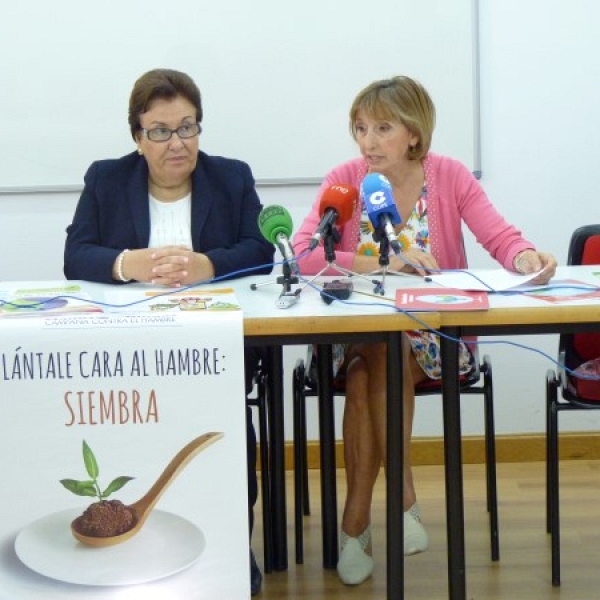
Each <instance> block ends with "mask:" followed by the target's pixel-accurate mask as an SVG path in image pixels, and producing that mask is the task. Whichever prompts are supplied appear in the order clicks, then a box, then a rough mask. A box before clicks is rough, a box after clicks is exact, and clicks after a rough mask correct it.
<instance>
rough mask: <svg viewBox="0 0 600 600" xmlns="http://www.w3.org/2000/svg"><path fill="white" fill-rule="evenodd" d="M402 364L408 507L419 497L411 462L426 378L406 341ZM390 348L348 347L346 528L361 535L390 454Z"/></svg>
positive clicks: (373, 345)
mask: <svg viewBox="0 0 600 600" xmlns="http://www.w3.org/2000/svg"><path fill="white" fill-rule="evenodd" d="M402 349H403V358H404V360H403V364H404V373H403V375H404V378H403V379H404V390H403V392H404V498H403V505H404V510H405V511H406V510H408V509H410V508H411V506H412V505H413V504H414V503H415V501H416V492H415V487H414V482H413V477H412V469H411V462H410V443H411V436H412V424H413V417H414V406H415V392H414V388H415V385H416V384H417V383H418V382H420V381H422V380H423V379H425V377H426V376H425V374H424V373H423V371H422V370H421V368H420V367H419V365H418V363H417V362H416V360H415V358H414V356H413V354H412V352H411V350H410V344H409V343H408V340H406V339H405V340H404V342H403V347H402ZM386 401H387V388H386V347H385V344H363V345H357V346H353V347H352V349H351V350H350V351H349V364H348V370H347V375H346V405H345V410H344V452H345V460H346V477H347V482H348V493H347V497H346V504H345V507H344V514H343V518H342V529H343V531H345V532H346V533H347V534H348V535H350V536H356V535H358V534H360V533H361V532H362V531H364V529H365V528H366V527H367V525H368V524H369V523H370V512H371V499H372V494H373V487H374V485H375V480H376V479H377V475H378V472H379V468H380V465H381V462H382V460H383V463H384V464H385V456H386V418H385V417H386Z"/></svg>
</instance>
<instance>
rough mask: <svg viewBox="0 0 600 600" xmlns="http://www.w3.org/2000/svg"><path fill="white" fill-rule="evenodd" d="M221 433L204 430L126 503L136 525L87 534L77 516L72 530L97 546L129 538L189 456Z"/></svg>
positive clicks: (78, 536) (190, 457)
mask: <svg viewBox="0 0 600 600" xmlns="http://www.w3.org/2000/svg"><path fill="white" fill-rule="evenodd" d="M222 437H223V434H222V433H220V432H210V433H205V434H204V435H201V436H199V437H197V438H195V439H193V440H192V441H191V442H190V443H189V444H187V445H186V446H184V447H183V448H182V449H181V450H180V451H179V452H178V453H177V454H176V455H175V456H174V457H173V459H172V460H171V462H170V463H169V464H168V465H167V466H166V467H165V469H164V471H163V472H162V473H161V475H160V477H159V478H158V479H157V480H156V482H155V483H154V485H153V486H152V487H151V488H150V489H149V490H148V492H146V494H145V495H144V496H142V497H141V498H140V499H139V500H138V501H137V502H134V503H133V504H130V505H129V506H128V507H127V508H128V509H129V510H130V511H131V512H132V513H133V517H134V525H133V527H132V528H131V529H129V530H128V531H125V532H124V533H121V534H119V535H113V536H108V537H97V536H92V535H85V534H83V533H81V532H80V531H78V529H77V519H79V517H77V519H75V520H74V521H73V522H72V523H71V532H72V533H73V535H74V536H75V538H76V539H77V540H79V541H80V542H81V543H83V544H86V545H87V546H93V547H94V548H102V547H105V546H114V545H115V544H121V543H122V542H126V541H127V540H128V539H130V538H132V537H133V536H134V535H135V534H136V533H138V531H140V529H141V528H142V527H143V525H144V522H145V521H146V519H147V518H148V515H149V514H150V513H151V512H152V509H153V508H154V506H155V505H156V503H157V502H158V500H159V498H160V497H161V496H162V495H163V493H164V492H165V490H166V489H167V488H168V487H169V485H170V484H171V482H172V481H173V479H175V477H177V475H179V473H180V472H181V470H182V469H183V468H184V467H185V466H186V465H187V464H188V463H189V462H190V460H192V458H194V456H196V454H198V453H199V452H201V451H202V450H204V449H206V448H208V446H210V445H211V444H213V443H214V442H216V441H217V440H220V439H221V438H222Z"/></svg>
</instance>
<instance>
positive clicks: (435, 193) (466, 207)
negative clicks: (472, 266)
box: [293, 153, 535, 275]
mask: <svg viewBox="0 0 600 600" xmlns="http://www.w3.org/2000/svg"><path fill="white" fill-rule="evenodd" d="M423 168H424V171H425V180H426V182H427V211H428V217H429V237H430V242H431V252H432V254H433V256H434V257H435V258H436V260H437V262H438V264H439V266H440V268H442V269H464V268H466V267H467V257H466V254H465V249H464V240H463V235H462V230H461V225H462V221H464V222H465V223H466V225H467V227H468V228H469V229H470V230H471V231H472V232H473V234H474V235H475V238H476V239H477V241H478V242H479V243H480V244H481V245H482V246H483V247H484V248H485V249H486V250H487V251H488V252H489V253H490V255H491V256H492V257H493V258H494V259H496V260H497V261H498V262H499V263H500V264H501V265H502V266H503V267H505V268H506V269H510V270H514V266H513V261H514V259H515V256H516V255H517V254H518V253H519V252H521V251H522V250H527V249H535V247H534V245H533V244H532V243H531V242H528V241H527V240H526V239H524V238H523V237H522V236H521V232H520V231H519V230H518V229H516V228H515V227H513V226H512V225H510V224H509V223H507V222H506V221H505V220H504V218H503V217H502V216H501V215H500V214H499V213H498V211H497V210H496V209H495V208H494V206H493V205H492V203H491V202H490V201H489V200H488V197H487V196H486V194H485V192H484V191H483V188H482V187H481V185H480V184H479V182H478V181H477V180H476V179H475V177H474V176H473V175H472V174H471V172H470V171H469V170H468V169H467V168H466V167H465V166H464V165H463V164H461V163H460V162H458V161H456V160H453V159H451V158H448V157H445V156H439V155H436V154H432V153H429V154H428V155H427V156H426V157H425V159H424V160H423ZM367 170H368V166H367V163H366V162H365V160H364V159H363V158H362V157H361V158H356V159H354V160H350V161H348V162H346V163H344V164H342V165H339V166H338V167H336V168H335V169H333V170H332V171H330V172H329V174H328V175H327V176H326V177H325V180H324V181H323V184H322V185H321V187H320V189H319V193H318V194H317V199H316V200H315V202H314V204H313V206H312V210H311V212H310V214H309V215H308V216H307V217H306V219H305V220H304V222H303V223H302V225H301V227H300V229H298V231H297V232H296V234H295V236H294V240H293V245H294V251H295V253H296V256H299V255H301V254H302V253H303V252H305V251H306V250H307V249H308V243H309V241H310V238H311V237H312V235H313V233H314V232H315V230H316V229H317V227H318V224H319V221H320V216H319V203H320V199H321V195H322V194H323V191H324V190H325V189H327V188H328V187H329V186H331V185H334V184H336V183H344V184H350V185H353V186H354V187H355V188H356V189H357V190H359V189H360V184H361V182H362V180H363V179H364V177H365V175H366V174H367ZM359 226H360V210H356V211H355V212H354V215H353V217H352V219H351V220H350V221H348V222H347V223H346V224H345V225H344V226H342V227H341V228H340V233H341V241H340V243H339V244H338V246H337V247H336V260H335V262H336V264H338V265H339V266H340V267H343V268H345V269H349V270H350V269H351V268H352V261H353V259H354V254H355V252H356V248H357V244H358V236H359ZM298 263H299V266H300V270H301V272H302V273H303V274H307V275H308V274H314V273H317V272H319V271H320V270H321V269H322V268H323V267H324V266H325V264H326V261H325V256H324V252H323V251H322V248H316V249H315V250H313V251H312V252H311V253H310V254H308V255H307V256H306V257H304V258H301V259H299V260H298ZM327 274H329V275H335V272H334V271H332V272H330V273H327Z"/></svg>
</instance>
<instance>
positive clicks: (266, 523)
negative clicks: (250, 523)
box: [257, 378, 273, 573]
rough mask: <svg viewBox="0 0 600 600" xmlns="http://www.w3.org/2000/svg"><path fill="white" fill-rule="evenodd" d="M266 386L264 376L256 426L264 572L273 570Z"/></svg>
mask: <svg viewBox="0 0 600 600" xmlns="http://www.w3.org/2000/svg"><path fill="white" fill-rule="evenodd" d="M266 389H267V386H266V383H265V381H264V378H261V380H260V381H259V384H258V402H257V405H258V419H259V421H258V423H259V425H258V427H259V435H260V471H261V472H260V481H261V494H262V508H263V510H262V513H263V544H264V568H265V573H270V572H271V571H272V570H273V527H272V521H271V512H272V511H271V471H270V469H269V441H268V439H269V437H268V422H267V414H268V409H267V395H266V394H267V392H266Z"/></svg>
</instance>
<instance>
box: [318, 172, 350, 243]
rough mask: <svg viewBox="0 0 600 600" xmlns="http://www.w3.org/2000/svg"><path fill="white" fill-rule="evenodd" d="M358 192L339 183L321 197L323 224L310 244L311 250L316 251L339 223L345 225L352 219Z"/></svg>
mask: <svg viewBox="0 0 600 600" xmlns="http://www.w3.org/2000/svg"><path fill="white" fill-rule="evenodd" d="M357 200H358V191H357V190H356V188H355V187H353V186H351V185H346V184H343V183H338V184H337V185H332V186H330V187H328V188H327V189H326V190H325V191H324V192H323V195H322V196H321V202H320V203H319V215H320V216H321V222H320V223H319V226H318V227H317V230H316V231H315V232H314V234H313V236H312V238H311V239H310V242H309V244H308V249H309V250H314V249H315V248H316V247H317V246H318V244H319V242H320V241H321V238H322V237H323V236H324V235H325V234H326V233H327V232H328V231H329V230H330V229H331V228H332V227H333V226H334V225H335V224H336V223H337V224H338V225H343V224H344V223H346V222H347V221H349V220H350V219H351V218H352V214H353V213H354V209H355V207H356V202H357Z"/></svg>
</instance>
